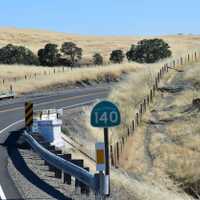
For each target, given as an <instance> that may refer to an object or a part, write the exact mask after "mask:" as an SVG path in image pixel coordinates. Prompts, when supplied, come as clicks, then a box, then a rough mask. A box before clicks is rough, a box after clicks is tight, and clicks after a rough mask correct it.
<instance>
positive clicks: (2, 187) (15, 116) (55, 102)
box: [0, 86, 110, 199]
mask: <svg viewBox="0 0 200 200" xmlns="http://www.w3.org/2000/svg"><path fill="white" fill-rule="evenodd" d="M109 90H110V88H109V87H108V86H105V87H96V88H94V87H90V88H81V89H71V90H67V91H62V92H56V93H47V94H46V95H42V96H24V97H20V98H18V99H15V100H9V101H2V102H0V161H1V162H0V163H1V164H0V199H21V196H20V194H19V192H18V190H17V188H16V186H15V185H14V183H13V181H12V179H11V178H10V177H9V174H8V170H7V163H8V161H7V160H8V154H7V148H6V146H5V145H4V142H5V141H6V139H7V137H8V135H9V133H10V132H11V131H14V130H17V129H19V128H22V127H23V126H24V102H25V101H28V100H31V101H32V102H33V103H34V110H40V109H48V108H57V109H58V108H65V109H68V108H72V107H78V106H82V105H85V104H89V103H91V102H92V101H94V100H96V99H102V98H105V97H106V96H107V95H108V93H109Z"/></svg>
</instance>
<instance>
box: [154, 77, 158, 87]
mask: <svg viewBox="0 0 200 200" xmlns="http://www.w3.org/2000/svg"><path fill="white" fill-rule="evenodd" d="M155 87H156V88H158V78H155Z"/></svg>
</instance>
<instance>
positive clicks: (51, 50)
mask: <svg viewBox="0 0 200 200" xmlns="http://www.w3.org/2000/svg"><path fill="white" fill-rule="evenodd" d="M59 57H60V54H59V50H58V46H57V45H56V44H51V43H49V44H46V45H45V47H44V48H43V49H40V50H39V51H38V58H39V61H40V64H41V65H43V66H56V65H58V64H59Z"/></svg>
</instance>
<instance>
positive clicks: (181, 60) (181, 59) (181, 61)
mask: <svg viewBox="0 0 200 200" xmlns="http://www.w3.org/2000/svg"><path fill="white" fill-rule="evenodd" d="M180 63H181V65H183V58H182V57H181V58H180Z"/></svg>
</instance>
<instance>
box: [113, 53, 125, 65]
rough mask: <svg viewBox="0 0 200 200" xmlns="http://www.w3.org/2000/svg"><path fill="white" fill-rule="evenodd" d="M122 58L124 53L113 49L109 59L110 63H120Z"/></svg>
mask: <svg viewBox="0 0 200 200" xmlns="http://www.w3.org/2000/svg"><path fill="white" fill-rule="evenodd" d="M123 60H124V53H123V51H122V50H114V51H112V53H111V54H110V61H111V62H112V63H122V62H123Z"/></svg>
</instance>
